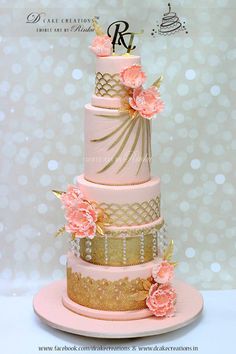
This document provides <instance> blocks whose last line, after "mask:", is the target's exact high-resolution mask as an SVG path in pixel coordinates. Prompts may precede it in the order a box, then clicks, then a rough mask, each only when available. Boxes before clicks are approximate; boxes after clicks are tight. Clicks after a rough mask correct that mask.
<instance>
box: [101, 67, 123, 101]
mask: <svg viewBox="0 0 236 354" xmlns="http://www.w3.org/2000/svg"><path fill="white" fill-rule="evenodd" d="M125 94H126V90H125V88H124V86H123V85H122V84H121V83H120V78H119V74H113V75H111V74H109V73H103V74H102V73H101V72H97V73H96V80H95V95H96V96H101V97H103V96H108V97H123V96H124V95H125Z"/></svg>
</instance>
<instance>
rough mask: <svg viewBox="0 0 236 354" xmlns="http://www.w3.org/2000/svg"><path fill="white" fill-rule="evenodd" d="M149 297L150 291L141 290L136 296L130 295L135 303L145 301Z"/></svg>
mask: <svg viewBox="0 0 236 354" xmlns="http://www.w3.org/2000/svg"><path fill="white" fill-rule="evenodd" d="M147 296H148V291H146V290H140V291H138V292H137V293H135V294H132V295H130V298H132V300H134V301H143V300H145V299H146V298H147Z"/></svg>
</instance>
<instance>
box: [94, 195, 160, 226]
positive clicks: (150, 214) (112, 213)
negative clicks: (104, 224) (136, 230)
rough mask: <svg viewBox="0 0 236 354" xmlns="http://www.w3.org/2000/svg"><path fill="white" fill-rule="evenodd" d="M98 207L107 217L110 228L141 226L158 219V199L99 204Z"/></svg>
mask: <svg viewBox="0 0 236 354" xmlns="http://www.w3.org/2000/svg"><path fill="white" fill-rule="evenodd" d="M99 206H100V207H101V208H102V209H104V211H105V212H106V213H107V214H108V215H109V217H110V220H111V225H112V226H133V225H143V224H148V223H151V222H153V221H155V220H157V219H158V218H159V217H160V197H156V198H155V199H151V200H149V201H145V202H143V203H133V204H128V203H127V204H122V205H121V204H115V203H113V204H107V203H101V204H99Z"/></svg>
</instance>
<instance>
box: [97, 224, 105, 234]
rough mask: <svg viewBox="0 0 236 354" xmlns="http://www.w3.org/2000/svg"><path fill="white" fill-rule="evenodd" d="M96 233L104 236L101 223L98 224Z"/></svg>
mask: <svg viewBox="0 0 236 354" xmlns="http://www.w3.org/2000/svg"><path fill="white" fill-rule="evenodd" d="M96 231H97V233H98V234H99V235H102V236H103V235H104V231H103V229H102V227H101V226H100V225H99V223H96Z"/></svg>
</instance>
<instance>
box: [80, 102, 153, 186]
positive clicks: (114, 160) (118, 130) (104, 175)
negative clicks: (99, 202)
mask: <svg viewBox="0 0 236 354" xmlns="http://www.w3.org/2000/svg"><path fill="white" fill-rule="evenodd" d="M150 130H151V123H150V121H149V120H148V119H144V118H140V119H136V120H132V119H131V118H130V117H129V115H128V114H127V113H121V112H119V111H118V110H114V109H105V108H97V107H93V106H91V105H90V104H87V105H86V106H85V160H84V169H85V172H84V174H85V178H86V179H87V180H89V181H91V182H94V183H100V184H108V185H128V184H139V183H144V182H146V181H148V180H149V179H150V160H151V147H150V139H151V137H150Z"/></svg>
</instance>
